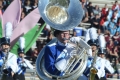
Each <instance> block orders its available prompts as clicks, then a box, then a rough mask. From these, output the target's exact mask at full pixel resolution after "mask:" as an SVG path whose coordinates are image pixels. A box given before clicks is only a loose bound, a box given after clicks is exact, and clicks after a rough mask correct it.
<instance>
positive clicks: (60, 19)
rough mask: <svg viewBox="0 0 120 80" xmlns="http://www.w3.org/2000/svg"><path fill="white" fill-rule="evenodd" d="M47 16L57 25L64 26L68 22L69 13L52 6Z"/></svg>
mask: <svg viewBox="0 0 120 80" xmlns="http://www.w3.org/2000/svg"><path fill="white" fill-rule="evenodd" d="M47 16H48V18H49V19H50V20H51V21H52V22H54V23H57V24H62V23H64V22H65V21H66V20H67V12H66V11H65V10H64V9H62V8H60V7H58V6H50V7H49V8H48V9H47Z"/></svg>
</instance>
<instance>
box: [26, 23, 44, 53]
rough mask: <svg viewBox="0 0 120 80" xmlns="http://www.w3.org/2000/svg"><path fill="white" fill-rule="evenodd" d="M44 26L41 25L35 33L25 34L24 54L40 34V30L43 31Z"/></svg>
mask: <svg viewBox="0 0 120 80" xmlns="http://www.w3.org/2000/svg"><path fill="white" fill-rule="evenodd" d="M45 25H46V24H43V26H42V27H41V28H39V29H38V30H37V31H36V32H34V33H33V32H29V33H27V34H25V35H24V37H25V40H26V45H25V46H26V47H25V52H27V51H28V50H29V49H30V47H31V46H32V45H33V44H34V43H35V41H36V40H37V38H38V36H39V35H40V33H41V32H42V30H43V29H44V27H45Z"/></svg>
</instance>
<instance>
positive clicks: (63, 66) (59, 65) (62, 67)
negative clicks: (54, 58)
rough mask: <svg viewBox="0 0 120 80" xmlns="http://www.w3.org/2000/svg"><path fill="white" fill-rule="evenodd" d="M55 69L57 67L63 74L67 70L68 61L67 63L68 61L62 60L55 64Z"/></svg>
mask: <svg viewBox="0 0 120 80" xmlns="http://www.w3.org/2000/svg"><path fill="white" fill-rule="evenodd" d="M55 67H56V68H57V69H58V70H59V71H61V72H63V71H64V70H65V69H66V67H67V61H66V59H62V60H60V61H58V62H56V63H55Z"/></svg>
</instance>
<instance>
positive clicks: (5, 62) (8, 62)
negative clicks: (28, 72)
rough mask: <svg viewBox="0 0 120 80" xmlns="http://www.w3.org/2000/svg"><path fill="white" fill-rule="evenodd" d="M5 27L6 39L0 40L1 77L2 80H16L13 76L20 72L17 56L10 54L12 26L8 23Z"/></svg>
mask: <svg viewBox="0 0 120 80" xmlns="http://www.w3.org/2000/svg"><path fill="white" fill-rule="evenodd" d="M5 27H6V29H5V37H2V38H0V48H1V49H0V69H1V71H0V77H1V78H2V79H1V80H14V79H13V76H14V74H15V73H16V72H17V70H18V66H17V56H16V55H15V54H13V53H11V52H9V51H10V36H11V34H12V24H11V23H10V22H8V23H7V24H6V26H5ZM8 27H9V28H8Z"/></svg>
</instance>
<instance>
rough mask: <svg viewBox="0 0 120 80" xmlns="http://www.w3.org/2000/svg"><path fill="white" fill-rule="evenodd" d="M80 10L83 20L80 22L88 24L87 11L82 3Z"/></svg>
mask: <svg viewBox="0 0 120 80" xmlns="http://www.w3.org/2000/svg"><path fill="white" fill-rule="evenodd" d="M82 8H83V14H84V15H83V19H82V22H88V20H89V19H88V11H87V9H86V7H85V5H84V3H82Z"/></svg>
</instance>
